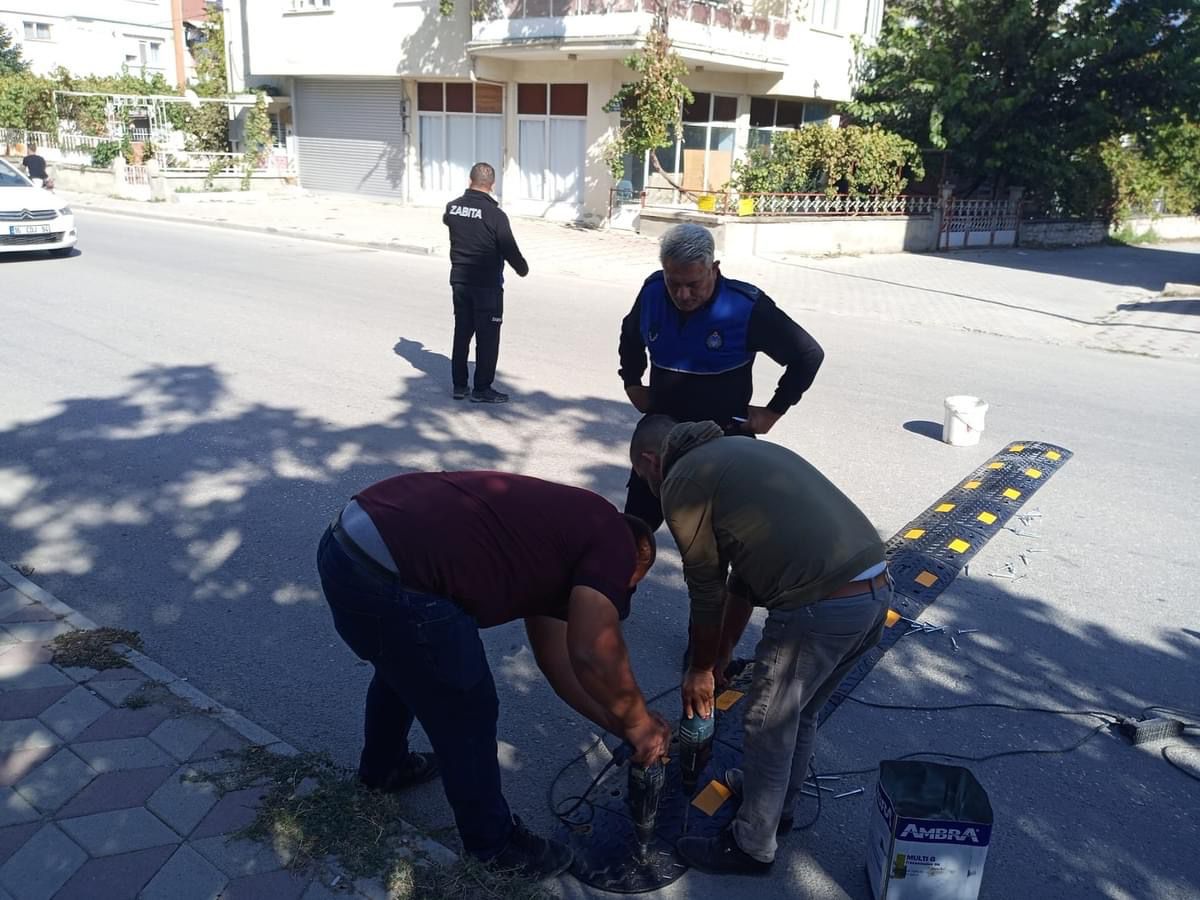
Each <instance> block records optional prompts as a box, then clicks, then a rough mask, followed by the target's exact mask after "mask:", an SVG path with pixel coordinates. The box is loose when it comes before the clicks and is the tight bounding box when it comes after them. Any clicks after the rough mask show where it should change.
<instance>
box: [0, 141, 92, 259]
mask: <svg viewBox="0 0 1200 900" xmlns="http://www.w3.org/2000/svg"><path fill="white" fill-rule="evenodd" d="M75 240H76V237H75V215H74V214H73V213H72V212H71V207H69V206H67V204H66V203H64V202H63V200H62V198H61V197H56V196H55V195H54V192H53V191H48V190H46V189H45V188H44V187H41V186H40V185H35V184H34V183H33V182H32V181H30V180H29V179H28V178H26V177H25V176H24V175H22V174H21V173H20V172H19V171H17V169H15V168H14V167H13V166H11V165H9V164H8V163H6V162H5V161H4V160H2V159H0V253H28V252H29V251H31V250H48V251H49V252H50V255H51V256H70V255H71V248H72V247H74V246H75Z"/></svg>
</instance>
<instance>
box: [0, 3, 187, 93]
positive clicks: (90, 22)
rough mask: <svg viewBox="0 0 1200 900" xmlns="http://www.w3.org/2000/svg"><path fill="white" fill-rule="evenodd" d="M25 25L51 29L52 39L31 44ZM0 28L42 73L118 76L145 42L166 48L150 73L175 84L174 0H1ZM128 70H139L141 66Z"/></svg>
mask: <svg viewBox="0 0 1200 900" xmlns="http://www.w3.org/2000/svg"><path fill="white" fill-rule="evenodd" d="M25 22H41V23H45V24H48V25H49V26H50V40H49V41H42V40H26V39H25V25H24V23H25ZM0 24H2V25H4V26H5V27H6V28H7V29H8V30H9V31H10V32H11V33H12V35H13V37H14V38H15V39H16V41H17V43H19V44H21V51H22V54H23V56H24V57H25V59H27V60H29V62H30V63H31V64H32V68H33V71H34V72H36V73H38V74H42V75H44V74H47V73H49V72H50V71H51V70H53V69H54V68H55V67H57V66H60V65H61V66H65V67H66V68H68V69H69V70H70V71H71V72H72V73H75V74H79V75H116V74H118V73H120V71H121V68H122V66H124V65H125V56H126V54H127V53H130V54H134V55H135V56H136V55H139V48H138V39H143V40H147V41H155V42H158V43H159V44H160V45H161V46H160V47H159V50H158V60H157V62H155V63H153V64H148V65H147V67H146V68H147V71H148V72H161V73H162V75H163V77H164V78H166V79H167V81H168V82H169V83H171V84H175V83H176V80H175V40H174V32H173V30H172V28H171V4H170V0H23V2H13V0H0ZM129 68H130V70H131V71H134V72H136V71H140V69H141V64H140V62H139V63H138V64H136V65H133V64H131V65H130V66H129Z"/></svg>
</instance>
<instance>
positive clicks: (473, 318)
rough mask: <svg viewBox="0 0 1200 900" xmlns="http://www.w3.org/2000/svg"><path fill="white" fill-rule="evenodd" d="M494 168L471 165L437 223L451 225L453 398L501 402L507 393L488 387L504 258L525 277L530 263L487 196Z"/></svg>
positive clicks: (499, 315) (501, 298)
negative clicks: (471, 376)
mask: <svg viewBox="0 0 1200 900" xmlns="http://www.w3.org/2000/svg"><path fill="white" fill-rule="evenodd" d="M495 184H496V170H495V169H493V168H492V167H491V166H490V165H488V164H487V163H483V162H481V163H476V164H475V165H473V166H472V167H471V186H470V187H469V188H467V191H466V193H465V194H463V195H462V196H461V197H459V198H458V199H457V200H452V201H451V202H450V203H447V204H446V214H445V215H444V216H442V222H443V223H444V224H445V225H446V227H447V228H449V229H450V288H451V290H452V291H453V294H454V350H453V353H452V355H451V360H450V374H451V377H452V378H453V380H454V399H455V400H462V399H463V398H464V397H468V396H469V397H470V399H471V402H473V403H505V402H507V401H508V394H502V393H500V392H499V391H497V390H494V389H493V388H492V381H493V379H495V377H496V360H497V359H498V358H499V356H500V325H501V323H502V322H503V321H504V263H505V262H506V261H507V262H508V264H509V265H510V266H512V267H513V270H514V271H515V272H516V273H517V274H518V275H520V276H521V277H522V278H524V277H525V276H526V275H528V274H529V263H527V262H525V257H523V256H522V255H521V251H520V249H519V248H518V247H517V241H516V239H515V238H514V237H513V233H512V229H511V228H510V227H509V224H508V216H506V215H505V214H504V211H503V210H502V209H500V206H499V204H497V203H496V199H495V198H494V197H493V196H492V188H493V187H494V186H495ZM472 337H474V338H475V389H474V390H468V386H467V352H468V350H470V347H471V338H472Z"/></svg>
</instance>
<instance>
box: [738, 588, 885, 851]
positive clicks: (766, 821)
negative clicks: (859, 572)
mask: <svg viewBox="0 0 1200 900" xmlns="http://www.w3.org/2000/svg"><path fill="white" fill-rule="evenodd" d="M891 599H892V591H891V587H890V583H889V585H888V586H885V587H882V588H874V587H873V588H871V589H870V590H869V591H866V592H865V593H862V594H857V595H855V596H850V597H839V598H837V599H831V600H820V601H818V602H816V603H813V604H811V605H809V606H803V607H801V608H799V609H788V610H782V609H776V610H771V612H770V613H768V615H767V621H766V624H765V625H763V630H762V639H761V640H760V641H759V642H758V647H757V648H756V649H755V651H754V680H753V682H751V685H750V691H749V693H748V694H747V696H746V718H745V738H744V747H743V749H744V751H745V754H744V756H743V758H742V770H743V776H742V805H741V808H740V809H739V810H738V814H737V818H735V819H734V820H733V836H734V838H735V839H736V840H737V844H738V846H739V847H741V848H742V850H744V851H745V852H746V853H748V854H749V855H750V856H752V857H754V858H755V859H757V860H760V861H762V862H770V861H771V860H773V859H774V858H775V850H776V844H775V829H776V828H777V827H778V825H779V819H780V817H781V816H782V814H783V812H784V809H785V807H786V806H790V804H792V803H794V802H795V798H796V797H797V795H798V794H799V793H800V787H801V785H803V784H804V778H805V776H806V775H807V773H808V763H809V760H810V759H811V758H812V748H813V742H814V741H815V740H816V737H817V716H818V714H819V713H820V712H821V707H823V706H824V705H825V702H826V701H827V700H828V699H829V698H830V696H831V695H832V694H833V692H834V691H835V690H837V686H838V685H839V684H841V682H842V679H843V678H845V677H846V675H847V674H849V672H850V670H851V669H853V668H854V666H855V665H857V663H858V661H859V660H860V659H862V657H863V655H864V654H865V653H867V651H869V650H870V649H871V648H872V647H874V646H875V645H876V644H878V643H879V638H880V637H881V636H882V635H883V626H884V620H885V618H886V616H887V611H888V606H889V605H890V603H891Z"/></svg>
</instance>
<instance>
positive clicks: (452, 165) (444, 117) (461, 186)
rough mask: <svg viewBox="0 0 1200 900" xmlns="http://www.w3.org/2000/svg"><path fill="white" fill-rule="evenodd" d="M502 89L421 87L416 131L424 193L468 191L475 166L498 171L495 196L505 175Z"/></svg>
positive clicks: (495, 86)
mask: <svg viewBox="0 0 1200 900" xmlns="http://www.w3.org/2000/svg"><path fill="white" fill-rule="evenodd" d="M503 113H504V88H503V87H502V86H501V85H498V84H487V83H485V82H482V81H480V82H476V83H475V84H471V83H470V82H444V83H443V82H440V81H439V82H434V81H422V82H418V84H417V130H418V139H419V140H420V143H421V149H420V155H421V188H422V189H423V190H424V191H426V192H428V193H435V194H457V193H458V192H460V191H463V190H466V188H467V183H468V181H469V180H470V172H471V166H473V165H475V163H477V162H486V163H489V164H491V166H492V167H493V168H494V169H495V170H496V187H495V191H496V194H497V195H499V194H500V193H501V183H502V173H503V171H504V158H503V157H504V115H503Z"/></svg>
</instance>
